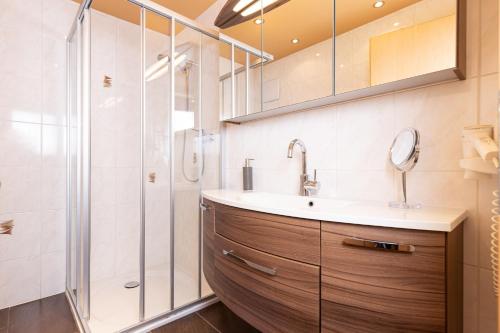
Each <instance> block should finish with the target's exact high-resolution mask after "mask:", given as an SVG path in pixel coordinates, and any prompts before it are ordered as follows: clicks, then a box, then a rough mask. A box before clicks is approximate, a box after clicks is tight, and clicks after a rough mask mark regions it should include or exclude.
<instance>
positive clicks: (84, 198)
mask: <svg viewBox="0 0 500 333" xmlns="http://www.w3.org/2000/svg"><path fill="white" fill-rule="evenodd" d="M128 1H129V2H130V3H132V4H134V5H136V6H138V8H139V9H140V18H141V20H140V29H141V30H140V31H141V44H140V45H141V46H140V47H141V50H140V51H141V52H140V57H141V84H140V94H141V101H140V112H141V168H140V169H141V172H140V174H141V182H140V184H141V187H140V207H141V208H140V245H139V246H140V249H139V255H140V258H139V264H140V267H139V270H140V271H139V276H140V292H139V313H138V317H139V321H138V322H137V323H136V324H134V325H132V326H130V327H128V328H123V329H122V331H120V332H148V331H150V330H151V329H153V328H156V327H159V326H162V325H165V324H166V323H169V322H171V321H174V320H176V319H179V318H182V317H184V316H187V315H189V314H191V313H193V312H196V311H198V310H200V309H202V308H204V307H207V306H210V305H211V304H214V303H215V302H217V301H218V299H217V297H216V296H215V294H211V295H208V296H206V297H201V284H202V279H201V277H202V266H201V262H202V256H201V253H202V237H201V229H202V214H201V207H200V208H199V216H200V217H199V224H200V226H199V232H200V234H199V235H198V236H199V237H198V246H199V251H198V252H199V254H200V255H199V258H198V260H199V265H198V266H199V268H198V270H199V272H198V277H199V278H198V299H197V300H195V301H194V302H192V303H188V304H186V305H182V306H180V307H179V308H175V303H174V294H175V292H174V290H175V279H174V274H175V268H174V259H175V216H174V208H175V206H174V199H175V196H174V195H175V193H174V165H173V161H174V145H175V140H174V132H173V130H172V128H173V114H174V110H175V98H174V96H175V71H173V70H171V71H170V78H169V79H170V95H171V99H170V105H169V108H170V111H169V120H170V138H169V139H170V140H169V141H170V142H169V154H170V156H169V158H170V175H169V177H170V263H169V266H170V309H169V310H168V311H166V312H165V313H163V314H160V315H158V316H155V317H153V318H149V319H147V320H146V319H145V261H146V258H145V222H146V220H145V177H144V176H145V168H144V151H145V133H146V128H145V124H146V121H145V120H146V119H145V113H146V98H145V93H146V80H145V70H146V60H145V33H146V28H145V24H146V22H145V21H146V13H147V12H152V13H154V14H157V15H159V16H161V17H164V18H166V19H168V20H170V29H171V30H170V31H176V30H175V28H176V24H177V23H179V24H182V25H183V26H185V27H188V28H190V29H192V30H194V31H197V32H199V33H200V34H202V35H205V36H208V37H211V38H213V39H214V40H220V41H223V42H225V43H227V44H230V46H231V50H232V52H231V53H232V54H233V53H234V48H235V47H238V48H239V49H242V50H244V51H246V52H247V53H252V54H254V55H257V56H259V55H260V57H262V58H267V54H264V53H262V51H261V50H257V49H255V48H253V47H251V46H249V45H246V44H244V43H241V42H239V41H237V40H234V39H232V38H230V37H228V36H225V35H223V34H220V33H219V32H218V31H215V30H213V29H209V28H206V27H204V26H202V25H200V24H199V23H198V22H196V21H194V20H191V19H189V18H187V17H184V16H182V15H180V14H178V13H176V12H174V11H171V10H169V9H167V8H165V7H163V6H161V5H158V4H157V3H155V2H152V1H150V0H128ZM91 5H92V0H84V1H83V2H82V3H81V4H80V7H79V9H78V12H77V15H76V17H75V20H74V22H73V25H72V27H71V29H70V32H69V34H68V37H67V38H66V45H67V51H66V52H67V59H70V54H71V53H70V51H71V50H70V42H71V39H72V38H74V37H75V36H77V35H76V34H78V37H79V39H78V40H77V42H78V43H77V45H78V47H77V55H78V56H77V62H76V65H77V69H76V71H77V75H76V82H73V83H76V86H77V89H76V95H77V96H76V100H77V103H76V108H77V114H78V118H79V121H78V124H77V127H78V131H77V132H78V138H77V159H78V162H77V171H76V172H77V182H76V183H77V194H78V195H77V198H76V199H77V202H76V206H77V214H76V215H77V217H76V220H77V228H76V229H77V230H76V231H77V235H76V244H72V243H71V242H72V238H71V230H72V229H71V226H72V225H71V218H72V215H71V214H72V213H71V209H72V207H71V205H72V197H71V195H72V192H71V190H72V187H71V186H72V184H71V178H72V176H73V173H72V172H73V171H74V170H71V166H72V164H71V153H70V149H71V147H70V143H71V142H72V141H71V137H70V134H71V106H72V104H74V103H73V102H74V101H73V100H72V98H73V97H74V96H72V95H71V91H70V88H71V87H72V86H70V81H71V79H75V78H72V77H71V75H70V66H71V65H72V64H73V63H70V61H69V60H68V61H67V63H66V67H67V138H66V140H67V147H68V148H67V150H66V151H67V175H66V177H67V188H66V190H67V198H66V199H67V203H66V204H67V226H68V228H67V239H66V243H67V254H66V255H67V258H66V262H67V268H66V295H67V298H68V300H69V302H70V306H71V309H72V312H73V314H74V316H75V319H76V320H77V323H78V325H79V327H80V330H81V331H82V332H90V330H89V327H88V325H87V320H88V319H89V318H90V303H91V300H90V246H91V238H90V237H91V214H90V213H91V211H90V209H91V205H90V203H91V200H90V195H91V192H90V180H91V161H90V159H91V135H90V130H91V127H90V125H91V122H90V120H91V119H90V117H91V112H90V111H91V110H90V99H91V95H90V79H91V77H90V76H91V73H90V70H91V66H90V62H91V57H90V54H91V53H90V51H91V35H90V32H91V22H90V15H91V10H90V8H91ZM200 52H201V50H200ZM174 54H175V34H172V36H171V38H170V59H174ZM232 62H234V59H232ZM200 67H201V66H200ZM200 71H201V69H200ZM234 75H235V66H234V64H232V66H231V77H232V79H234ZM200 81H201V76H200ZM200 89H202V88H201V85H200ZM247 89H248V87H247ZM233 92H234V87H232V94H233ZM200 94H201V92H200ZM200 96H201V95H200ZM200 96H199V101H201V97H200ZM232 104H233V105H232V108H233V109H234V103H232ZM200 108H201V103H200ZM233 112H234V110H233ZM199 117H200V126H202V125H201V117H202V114H201V109H200V112H199ZM224 133H225V126H224V123H222V125H221V128H220V147H219V186H223V185H224V173H223V171H222V166H223V165H224V164H223V163H224V159H225V156H224V149H223V146H224V139H225V138H224V136H225V135H224ZM199 136H202V133H201V131H200V132H199ZM198 142H201V140H199V141H198ZM201 144H202V143H201ZM199 176H200V179H201V175H200V174H199ZM200 190H201V188H200ZM201 198H202V197H201V194H200V196H199V201H200V203H201ZM75 245H76V246H75ZM72 246H75V248H76V250H77V255H76V262H75V263H72V262H71V260H72V254H71V253H72V252H71V247H72ZM72 264H73V265H75V267H76V295H75V294H74V292H73V290H72V286H71V283H72V278H73V276H72V274H73V272H72V268H71V266H72Z"/></svg>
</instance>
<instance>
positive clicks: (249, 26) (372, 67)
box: [216, 0, 466, 122]
mask: <svg viewBox="0 0 500 333" xmlns="http://www.w3.org/2000/svg"><path fill="white" fill-rule="evenodd" d="M266 5H267V7H262V6H266ZM465 5H466V0H397V1H396V0H385V1H376V0H316V1H314V2H311V1H309V0H275V1H272V0H268V1H257V0H229V1H228V2H227V3H226V6H225V9H223V10H222V11H221V13H220V15H219V17H221V16H223V14H225V15H226V17H227V15H229V16H231V18H232V21H231V22H229V23H227V20H226V27H223V28H222V29H221V32H222V33H223V34H224V35H227V36H230V38H231V39H234V40H236V41H239V42H241V43H243V44H242V48H241V49H238V48H236V49H235V50H237V51H235V52H233V56H234V65H233V67H234V68H233V70H232V71H231V65H229V67H227V66H226V67H224V68H225V70H224V71H225V73H221V78H225V80H227V78H228V77H233V78H234V86H232V83H223V84H222V85H223V86H224V89H223V94H224V98H223V99H221V105H223V106H222V107H223V108H226V107H229V104H228V102H227V101H226V99H227V98H228V97H227V96H228V94H229V96H231V98H230V99H231V100H233V99H234V100H233V103H234V104H235V107H233V108H232V111H231V112H229V109H228V110H227V112H226V111H224V112H221V114H222V120H225V121H231V122H244V121H249V120H253V119H257V118H264V117H268V116H274V115H277V114H281V113H287V112H292V111H296V110H303V109H308V108H314V107H319V106H322V105H327V104H334V103H337V102H343V101H347V100H352V99H357V98H362V97H367V96H373V95H377V94H382V93H387V92H391V91H397V90H401V89H408V88H412V87H417V86H422V85H426V84H432V83H437V82H442V81H449V80H454V79H455V80H456V79H465ZM235 6H240V7H242V8H243V9H242V10H241V11H240V12H238V11H235V10H234V8H235ZM252 6H253V10H254V12H253V14H252V15H249V14H248V13H249V10H247V9H248V8H252ZM258 6H260V9H259V8H258ZM236 9H238V8H236ZM245 10H246V12H245ZM224 11H225V13H224ZM250 11H251V10H250ZM242 14H246V16H244V15H242ZM249 17H250V18H249ZM216 23H217V22H216ZM219 23H220V22H219ZM248 46H250V49H252V50H258V51H256V52H253V54H252V52H248V51H246V50H248ZM259 52H260V54H259ZM248 54H250V58H251V59H250V61H249V60H248V58H249V56H248ZM262 58H264V61H261V60H260V59H262ZM245 61H247V62H248V61H249V62H250V63H249V64H248V65H247V64H246V62H245ZM230 63H231V61H229V64H230ZM221 68H222V67H221ZM226 85H227V86H226ZM247 95H248V97H247Z"/></svg>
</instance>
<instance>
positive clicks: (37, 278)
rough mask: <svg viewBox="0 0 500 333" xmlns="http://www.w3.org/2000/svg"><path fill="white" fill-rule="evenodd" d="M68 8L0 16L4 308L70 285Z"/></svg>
mask: <svg viewBox="0 0 500 333" xmlns="http://www.w3.org/2000/svg"><path fill="white" fill-rule="evenodd" d="M76 8H77V6H76V5H75V4H73V3H70V2H69V1H60V0H26V1H4V2H2V11H1V13H0V40H1V43H0V58H1V59H2V61H1V62H0V76H1V77H2V80H1V81H0V182H1V184H2V185H1V187H0V221H3V220H6V219H14V221H15V228H14V234H13V235H12V236H11V237H7V236H0V308H4V307H7V306H11V305H15V304H19V303H23V302H27V301H31V300H33V299H37V298H40V297H45V296H49V295H52V294H55V293H59V292H62V291H63V290H64V284H65V275H66V274H65V246H66V244H65V239H66V238H65V204H66V202H65V190H66V189H65V180H66V178H65V177H66V176H65V166H66V165H65V144H64V143H65V127H64V125H65V121H66V120H65V113H66V98H65V96H66V94H65V89H66V84H65V57H66V53H65V52H66V51H65V50H66V49H65V40H64V39H65V36H66V33H67V32H68V31H69V27H70V25H71V22H72V20H73V18H74V15H75V13H76Z"/></svg>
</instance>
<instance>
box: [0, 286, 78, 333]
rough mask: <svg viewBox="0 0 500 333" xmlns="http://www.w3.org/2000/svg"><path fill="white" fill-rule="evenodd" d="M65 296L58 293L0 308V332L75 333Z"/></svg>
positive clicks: (76, 330)
mask: <svg viewBox="0 0 500 333" xmlns="http://www.w3.org/2000/svg"><path fill="white" fill-rule="evenodd" d="M75 332H78V328H77V327H76V324H75V322H74V319H73V315H72V314H71V310H70V308H69V305H68V302H67V300H66V296H65V295H64V294H59V295H55V296H51V297H47V298H44V299H41V300H38V301H33V302H29V303H25V304H21V305H17V306H14V307H12V308H7V309H3V310H0V333H75Z"/></svg>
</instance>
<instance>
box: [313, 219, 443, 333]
mask: <svg viewBox="0 0 500 333" xmlns="http://www.w3.org/2000/svg"><path fill="white" fill-rule="evenodd" d="M321 237H322V240H321V251H322V262H321V264H322V275H321V298H322V299H323V301H322V326H323V331H324V332H336V333H347V332H353V329H354V328H356V330H355V331H356V332H360V333H361V332H363V333H375V332H381V331H384V332H394V333H396V332H445V331H446V275H445V265H446V238H445V234H444V233H441V232H428V231H417V230H403V229H394V228H381V227H371V226H360V225H352V224H343V223H328V222H324V223H322V233H321ZM360 240H364V242H363V241H360ZM373 241H376V242H373ZM396 244H397V245H399V249H398V248H396ZM377 248H378V249H377ZM380 248H385V249H380ZM387 249H389V250H387Z"/></svg>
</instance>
